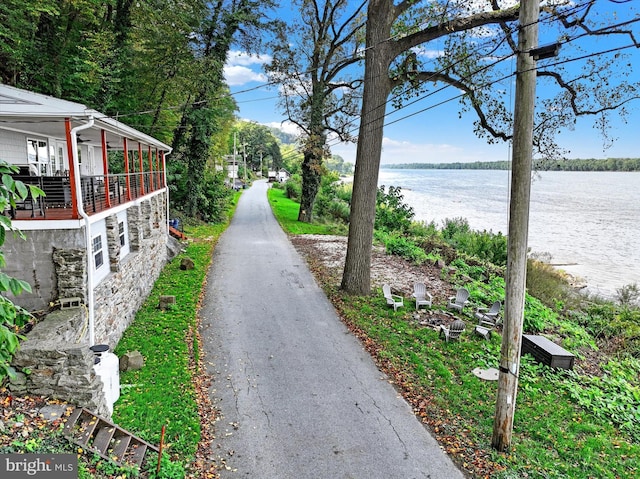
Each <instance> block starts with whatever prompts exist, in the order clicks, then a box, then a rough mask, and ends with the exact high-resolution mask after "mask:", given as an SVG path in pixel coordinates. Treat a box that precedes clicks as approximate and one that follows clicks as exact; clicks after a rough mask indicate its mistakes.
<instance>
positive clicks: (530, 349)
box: [520, 334, 575, 369]
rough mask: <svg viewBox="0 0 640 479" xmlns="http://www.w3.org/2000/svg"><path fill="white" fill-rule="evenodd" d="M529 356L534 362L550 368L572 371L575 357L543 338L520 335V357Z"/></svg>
mask: <svg viewBox="0 0 640 479" xmlns="http://www.w3.org/2000/svg"><path fill="white" fill-rule="evenodd" d="M524 354H531V355H532V356H533V357H534V358H535V359H536V361H538V362H539V363H542V364H546V365H547V366H549V367H552V368H560V369H573V361H574V359H575V356H574V355H573V354H571V353H570V352H569V351H567V350H565V349H564V348H562V347H561V346H558V345H557V344H556V343H554V342H553V341H549V340H548V339H547V338H545V337H544V336H535V335H532V334H523V335H522V350H521V351H520V355H524Z"/></svg>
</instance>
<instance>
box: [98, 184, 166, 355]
mask: <svg viewBox="0 0 640 479" xmlns="http://www.w3.org/2000/svg"><path fill="white" fill-rule="evenodd" d="M163 198H164V195H157V196H154V197H153V198H151V199H150V200H148V201H144V202H143V203H142V204H140V205H139V206H136V207H133V208H129V210H127V222H128V225H129V238H130V239H131V243H130V244H131V249H132V252H131V253H130V254H129V255H127V256H126V257H125V258H121V259H120V262H119V267H118V268H114V267H113V266H112V268H111V273H110V274H109V276H107V277H106V278H105V279H104V280H103V281H102V282H101V283H100V284H99V285H98V286H97V287H96V288H95V290H94V298H95V309H94V311H95V338H96V343H98V344H108V345H109V346H111V348H115V346H116V345H117V344H118V341H120V338H121V337H122V334H123V333H124V331H125V330H126V329H127V327H129V325H130V324H131V322H132V321H133V319H134V318H135V315H136V312H137V311H138V309H140V306H142V303H143V302H144V301H145V299H146V298H147V296H149V293H150V292H151V289H152V288H153V285H154V283H155V281H156V279H157V278H158V275H159V274H160V271H162V268H163V267H164V265H165V264H166V262H167V240H168V227H167V219H166V212H165V210H164V208H163V206H162V205H163V204H164V201H163ZM156 218H158V219H159V220H158V221H156ZM109 224H110V223H109V219H107V231H109ZM107 236H108V249H109V251H112V250H115V249H116V248H115V247H114V246H113V244H112V243H113V242H117V241H119V238H118V236H117V235H115V234H107ZM133 238H135V246H136V249H135V250H134V248H133V245H134V241H133Z"/></svg>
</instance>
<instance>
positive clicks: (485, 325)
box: [474, 301, 502, 339]
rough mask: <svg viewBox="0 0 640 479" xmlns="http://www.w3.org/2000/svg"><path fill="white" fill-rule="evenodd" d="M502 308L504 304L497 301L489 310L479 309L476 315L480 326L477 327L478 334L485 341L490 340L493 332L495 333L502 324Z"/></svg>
mask: <svg viewBox="0 0 640 479" xmlns="http://www.w3.org/2000/svg"><path fill="white" fill-rule="evenodd" d="M501 307H502V303H500V301H495V302H494V303H493V304H492V305H491V308H489V309H487V308H478V309H477V310H476V312H475V314H474V316H475V317H476V319H477V320H478V324H477V325H476V327H475V332H476V334H478V335H480V336H482V337H483V338H484V339H489V338H490V337H491V331H493V330H494V329H495V327H496V326H497V325H498V323H499V322H500V308H501Z"/></svg>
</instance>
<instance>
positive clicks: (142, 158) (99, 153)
mask: <svg viewBox="0 0 640 479" xmlns="http://www.w3.org/2000/svg"><path fill="white" fill-rule="evenodd" d="M170 152H171V148H170V147H169V146H168V145H166V144H164V143H162V142H161V141H158V140H157V139H155V138H152V137H151V136H148V135H146V134H144V133H142V132H140V131H137V130H135V129H134V128H131V127H129V126H127V125H125V124H124V123H121V122H119V121H117V120H115V119H114V118H111V117H108V116H106V115H104V114H102V113H100V112H98V111H95V110H92V109H90V108H87V107H86V106H84V105H81V104H78V103H73V102H69V101H65V100H61V99H57V98H53V97H50V96H45V95H40V94H36V93H32V92H28V91H25V90H20V89H17V88H13V87H9V86H7V85H0V159H1V160H4V161H6V162H8V163H11V164H13V165H15V166H16V167H18V168H19V173H18V174H16V175H15V178H17V179H19V180H21V181H23V182H24V183H30V184H35V185H38V186H39V187H40V188H41V189H42V190H44V192H45V194H46V196H45V197H44V198H41V199H38V200H37V201H31V200H27V201H25V202H24V203H22V204H20V205H18V208H15V209H12V210H11V211H5V212H4V214H7V215H11V217H12V219H13V225H14V226H15V227H16V228H17V229H19V230H21V231H22V232H23V233H24V234H25V236H26V239H24V240H23V239H20V238H14V237H13V236H12V235H7V241H6V243H5V250H4V252H5V256H6V259H7V265H6V267H5V268H3V270H4V271H5V272H6V273H7V274H9V275H11V276H14V277H17V278H20V279H23V280H25V281H27V282H28V283H30V284H31V286H32V289H33V292H32V293H31V294H24V295H20V296H18V297H15V298H12V300H14V302H16V304H19V305H21V306H23V307H24V308H25V309H27V310H30V311H48V310H50V307H51V305H53V306H54V309H55V308H57V307H59V306H62V307H63V308H64V307H66V306H80V307H79V308H78V309H77V311H78V314H79V315H83V316H84V315H86V320H83V322H84V325H83V327H82V331H81V332H82V333H84V336H83V337H82V339H81V340H82V342H84V343H85V344H86V345H87V347H88V346H92V345H95V344H101V343H103V344H109V345H110V346H111V347H113V346H115V345H116V344H117V342H118V341H119V339H120V337H121V336H122V333H123V332H124V330H125V329H126V327H127V326H128V325H129V324H130V323H131V321H132V320H133V318H134V316H135V313H136V311H137V310H138V309H139V307H140V306H141V304H142V302H143V301H144V299H145V298H146V297H147V296H148V294H149V292H150V291H151V288H152V286H153V284H154V282H155V280H156V279H157V277H158V275H159V273H160V271H161V269H162V267H163V266H164V264H165V263H166V260H167V248H166V245H167V241H168V225H167V218H168V189H167V185H166V176H165V159H166V155H167V154H168V153H170ZM111 170H116V171H117V173H114V172H112V171H111Z"/></svg>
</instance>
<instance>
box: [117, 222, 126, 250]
mask: <svg viewBox="0 0 640 479" xmlns="http://www.w3.org/2000/svg"><path fill="white" fill-rule="evenodd" d="M118 237H119V238H120V246H124V245H126V244H127V236H126V231H125V229H124V221H120V222H118Z"/></svg>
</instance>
